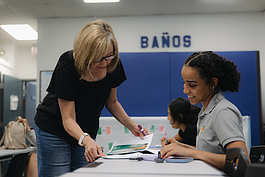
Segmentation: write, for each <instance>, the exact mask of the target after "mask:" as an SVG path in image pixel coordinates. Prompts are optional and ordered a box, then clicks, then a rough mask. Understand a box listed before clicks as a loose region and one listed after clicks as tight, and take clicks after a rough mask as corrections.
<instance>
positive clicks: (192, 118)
mask: <svg viewBox="0 0 265 177" xmlns="http://www.w3.org/2000/svg"><path fill="white" fill-rule="evenodd" d="M200 110H201V108H199V107H198V106H193V105H191V104H190V102H189V101H188V100H186V99H184V98H177V99H175V100H173V101H171V102H170V103H169V105H168V116H167V119H168V120H169V122H170V124H171V125H172V128H175V129H178V128H179V132H178V133H177V134H176V135H175V136H174V138H175V139H176V140H177V141H179V142H182V143H184V144H188V145H191V146H196V136H197V127H196V124H197V120H198V114H199V112H200Z"/></svg>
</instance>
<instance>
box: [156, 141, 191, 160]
mask: <svg viewBox="0 0 265 177" xmlns="http://www.w3.org/2000/svg"><path fill="white" fill-rule="evenodd" d="M167 140H168V143H170V144H168V145H166V139H165V138H162V139H161V144H162V148H161V150H160V154H161V156H162V157H163V158H167V157H169V156H180V157H192V152H193V151H194V150H193V149H189V148H185V147H183V146H181V143H179V142H178V141H176V140H175V139H174V138H171V137H169V138H168V139H167Z"/></svg>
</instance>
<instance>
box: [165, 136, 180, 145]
mask: <svg viewBox="0 0 265 177" xmlns="http://www.w3.org/2000/svg"><path fill="white" fill-rule="evenodd" d="M167 143H168V144H166V138H165V137H163V138H161V145H162V147H164V146H166V145H169V144H171V143H176V144H178V143H179V142H178V141H177V140H176V139H175V138H171V137H168V138H167Z"/></svg>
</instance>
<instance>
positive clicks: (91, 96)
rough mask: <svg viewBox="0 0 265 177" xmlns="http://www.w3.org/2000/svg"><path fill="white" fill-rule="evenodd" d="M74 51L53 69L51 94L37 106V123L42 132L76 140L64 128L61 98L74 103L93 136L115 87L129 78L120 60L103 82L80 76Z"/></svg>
mask: <svg viewBox="0 0 265 177" xmlns="http://www.w3.org/2000/svg"><path fill="white" fill-rule="evenodd" d="M80 78H81V76H80V74H79V73H78V71H77V69H76V67H75V62H74V57H73V51H67V52H65V53H64V54H62V55H61V57H60V59H59V61H58V63H57V65H56V67H55V70H54V72H53V75H52V78H51V81H50V84H49V86H48V88H47V92H48V94H47V95H46V97H45V98H44V99H43V102H42V103H41V104H40V105H39V106H38V107H37V113H36V115H35V118H34V120H35V123H36V125H37V126H38V127H39V128H40V129H41V130H43V131H45V132H48V133H50V134H53V135H57V136H59V137H61V138H64V139H66V140H69V141H75V142H76V140H75V139H74V138H72V137H71V136H70V135H69V134H68V133H67V132H66V131H65V130H64V128H63V124H62V117H61V113H60V109H59V105H58V98H60V99H63V100H68V101H74V102H75V113H76V122H77V124H78V125H79V126H80V127H81V129H82V130H83V131H84V132H86V133H88V134H89V135H90V136H91V137H92V138H96V135H97V131H98V127H99V117H100V114H101V110H102V109H103V107H104V105H105V103H106V101H107V99H108V98H109V96H110V92H111V89H112V88H115V87H118V86H119V85H120V84H121V83H122V82H124V81H125V80H126V75H125V72H124V69H123V66H122V63H121V61H120V60H119V62H118V64H117V66H116V68H115V70H114V71H113V72H111V73H107V75H106V77H105V78H103V79H102V80H100V81H96V82H88V81H86V80H84V79H80Z"/></svg>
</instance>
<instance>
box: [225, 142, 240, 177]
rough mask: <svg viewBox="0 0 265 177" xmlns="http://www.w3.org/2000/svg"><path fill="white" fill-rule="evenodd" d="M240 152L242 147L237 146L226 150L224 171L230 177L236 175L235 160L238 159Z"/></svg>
mask: <svg viewBox="0 0 265 177" xmlns="http://www.w3.org/2000/svg"><path fill="white" fill-rule="evenodd" d="M241 152H244V149H243V148H239V147H235V148H229V149H227V150H226V159H225V168H224V172H225V173H226V174H227V175H229V176H231V177H236V173H237V165H236V161H237V160H238V159H239V157H240V153H241Z"/></svg>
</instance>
